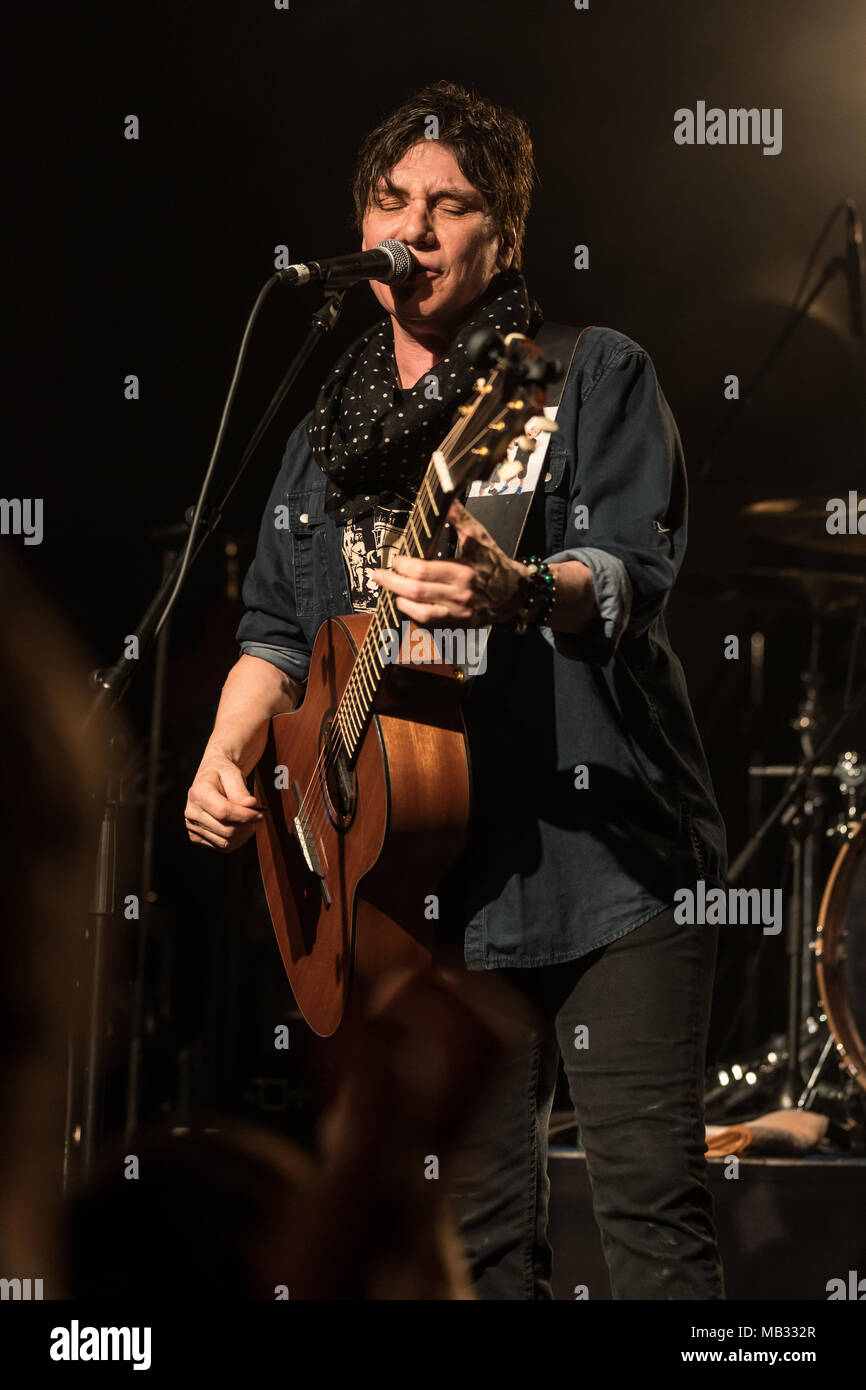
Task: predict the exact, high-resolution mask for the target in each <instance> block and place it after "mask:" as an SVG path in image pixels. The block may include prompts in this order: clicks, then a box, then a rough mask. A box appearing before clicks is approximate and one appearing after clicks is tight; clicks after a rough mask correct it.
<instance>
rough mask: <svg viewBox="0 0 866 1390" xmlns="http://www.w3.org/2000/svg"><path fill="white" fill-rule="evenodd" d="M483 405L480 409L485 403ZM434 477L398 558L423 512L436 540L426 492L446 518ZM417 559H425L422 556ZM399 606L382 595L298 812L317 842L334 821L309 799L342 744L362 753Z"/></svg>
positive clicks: (459, 427)
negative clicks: (385, 639) (385, 638)
mask: <svg viewBox="0 0 866 1390" xmlns="http://www.w3.org/2000/svg"><path fill="white" fill-rule="evenodd" d="M483 399H484V397H482V401H483ZM478 404H480V402H479V403H478ZM473 413H474V412H473ZM470 422H471V417H468V416H467V417H464V418H462V419H458V420H457V421H456V422H455V424H454V425H453V426H452V428H451V430H449V432H448V434H447V435H446V436H445V438H444V439H443V440H442V443H441V444H440V445H439V451H441V452H442V453H443V454H444V453H445V451H446V449H451V448H453V445H454V438H455V437H458V436H459V435H460V433H461V432H463V431H465V430H466V429H468V428H469V425H470ZM495 423H496V422H495V421H493V422H491V423H490V424H488V425H485V426H483V427H481V429H479V430H478V432H477V434H476V435H475V436H474V437H473V438H472V439H471V440H469V442H468V443H467V444H466V445H464V446H463V448H462V451H458V452H457V453H456V454H454V455H453V457H452V458H451V460H450V462H452V463H453V462H457V463H459V462H460V461H461V459H462V458H463V457H465V455H466V454H467V453H469V452H471V451H472V449H474V448H477V447H478V441H479V440H481V439H483V438H484V437H485V435H486V434H488V433H489V432H490V430H491V429H494V428H495ZM430 473H431V468H430V467H429V466H428V469H427V471H426V473H425V474H424V477H423V478H422V480H421V486H420V488H419V495H418V497H417V498H416V502H415V505H414V506H413V508H412V512H411V514H410V516H409V520H408V522H407V524H406V528H405V530H404V532H403V535H402V536H401V538H400V543H399V545H398V547H397V553H398V554H400V555H407V554H410V551H409V548H408V540H407V538H408V536H409V533H410V532H412V533H413V534H414V539H415V544H416V545H417V546H418V547H419V549H420V548H421V546H422V542H421V538H420V536H419V535H418V533H417V529H416V528H415V526H414V520H413V519H414V517H415V513H416V511H417V512H418V519H419V520H420V521H421V523H422V526H423V529H424V530H425V531H426V532H427V534H428V536H432V534H433V533H432V532H431V530H430V528H429V527H428V526H427V524H426V523H427V521H428V520H432V518H431V517H430V514H429V512H428V511H427V510H426V509H427V505H428V503H427V501H426V499H424V498H423V492H422V490H423V489H426V491H427V494H428V497H429V505H430V507H432V510H433V513H434V514H435V517H436V520H438V518H439V517H440V515H441V513H440V511H439V510H438V508H437V506H436V494H435V492H434V490H433V489H432V488H431V486H430V481H429V479H430ZM438 500H439V503H440V505H441V503H442V502H443V501H444V500H445V498H444V496H443V494H442V493H441V491H440V493H439V497H438ZM449 505H450V504H449ZM433 525H434V527H435V525H436V522H435V521H433ZM418 558H423V557H421V556H419V557H418ZM394 600H395V596H394V595H393V594H392V593H391V592H390V590H385V591H383V593H382V595H381V597H380V600H379V603H378V605H377V608H376V611H375V613H374V614H373V617H372V619H371V622H370V625H369V627H368V629H367V632H366V634H365V636H364V639H363V641H362V643H361V646H360V647H359V649H358V653H357V656H356V658H355V662H354V664H353V667H352V672H351V674H350V676H349V679H348V681H347V682H346V685H345V687H344V690H343V695H342V696H341V699H340V702H339V704H338V706H337V709H336V710H335V712H334V719H333V722H332V724H331V727H330V729H329V731H328V735H327V737H326V739H325V741H324V743H323V746H322V749H321V751H320V753H319V757H318V759H317V762H316V765H315V767H314V769H313V774H312V776H311V778H310V781H309V784H308V786H307V788H306V790H305V792H304V795H303V797H302V799H301V802H300V805H299V808H298V809H299V814H300V812H301V811H303V812H304V813H305V814H306V816H307V825H308V828H309V830H310V833H311V834H312V835H313V836H317V835H318V834H319V833H320V832H321V831H322V830H323V829H324V828H325V827H326V825H327V824H329V823H330V816H329V815H328V811H327V805H326V804H325V799H324V797H321V798H320V800H319V802H318V805H314V806H312V807H311V806H310V800H309V798H310V793H311V792H312V790H313V787H314V786H315V784H316V783H317V782H319V783H320V782H321V779H322V777H323V776H325V777H326V776H327V773H328V771H329V770H330V767H331V766H332V765H333V763H334V762H335V761H336V759H337V758H338V757H339V756H340V751H341V750H340V744H342V749H343V751H344V752H345V753H347V754H348V755H349V756H350V757H351V756H352V753H353V748H352V747H351V746H350V745H352V744H353V743H354V747H355V748H358V747H360V743H361V740H362V738H363V736H364V731H365V728H366V723H367V720H368V718H369V716H370V714H371V713H372V705H373V701H374V700H375V697H376V693H377V689H378V682H379V680H380V679H381V677H382V675H383V674H384V666H383V665H382V664H381V663H380V662H377V657H378V655H379V651H380V650H381V647H380V646H379V645H377V643H376V639H381V637H382V635H383V628H382V624H381V618H382V617H383V616H386V620H387V621H388V622H390V623H394V622H396V621H397V613H396V610H395V608H394ZM386 608H387V609H388V613H387V615H386V614H385V610H386ZM359 673H360V674H359ZM366 681H369V682H370V685H371V686H372V693H371V691H370V690H368V689H367V687H366ZM359 695H362V698H363V700H364V701H365V702H366V708H364V707H363V706H361V705H359V704H358V696H359Z"/></svg>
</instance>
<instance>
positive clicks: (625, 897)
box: [237, 328, 727, 969]
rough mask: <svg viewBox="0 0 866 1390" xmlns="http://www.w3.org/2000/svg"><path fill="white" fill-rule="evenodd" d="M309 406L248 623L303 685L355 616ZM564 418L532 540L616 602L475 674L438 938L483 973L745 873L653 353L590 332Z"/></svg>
mask: <svg viewBox="0 0 866 1390" xmlns="http://www.w3.org/2000/svg"><path fill="white" fill-rule="evenodd" d="M308 418H309V417H307V419H308ZM307 419H304V420H303V421H302V422H301V423H300V424H299V425H298V427H297V429H296V430H295V431H294V432H293V434H292V435H291V437H290V439H289V441H288V444H287V446H286V450H285V454H284V456H283V461H282V467H281V468H280V471H279V473H278V475H277V478H276V481H275V482H274V486H273V489H272V491H271V495H270V498H269V500H268V504H267V506H266V508H265V512H264V516H263V519H262V524H261V530H260V534H259V541H258V548H257V551H256V555H255V559H254V561H253V563H252V565H251V566H250V569H249V571H248V573H247V576H246V579H245V582H244V588H243V599H244V603H245V605H246V608H247V612H246V614H245V615H244V617H243V619H242V620H241V623H240V626H239V628H238V632H237V638H238V641H239V642H240V646H241V650H242V651H243V652H246V653H248V654H250V655H252V656H257V657H263V658H264V659H265V660H267V661H271V662H273V663H274V665H276V666H278V667H280V669H281V670H283V671H285V672H286V673H287V674H288V675H290V676H293V677H294V678H295V680H298V681H304V680H305V678H306V675H307V671H308V668H309V659H310V652H311V649H312V645H313V641H314V639H315V636H316V633H317V631H318V629H319V627H320V625H321V624H322V623H323V622H324V620H325V619H326V618H327V617H331V616H336V615H338V614H341V613H350V612H352V606H351V603H350V600H349V582H348V573H347V569H346V564H345V560H344V558H343V551H342V530H343V528H342V527H341V526H340V525H338V524H337V523H336V522H335V520H334V519H333V518H332V517H326V516H325V514H324V510H323V502H324V495H325V477H324V475H323V473H322V472H321V470H320V468H319V467H318V465H317V463H316V462H315V459H314V458H313V455H312V452H311V450H310V447H309V444H308V442H307V433H306V426H307ZM557 422H558V425H559V430H558V432H557V433H556V434H554V435H553V436H552V438H551V441H550V446H549V449H548V452H547V457H546V460H545V463H546V470H547V471H546V474H545V475H544V477H543V479H542V481H541V483H540V484H539V487H538V489H537V490H536V494H535V496H534V498H533V501H532V505H531V507H530V512H529V517H528V520H527V523H526V530H525V532H524V537H523V543H522V546H521V550H522V553H525V554H538V555H543V556H544V558H546V559H547V560H548V561H549V562H559V561H565V560H580V561H582V562H583V563H584V564H586V565H587V566H588V568H589V570H590V572H591V574H592V580H593V586H594V589H595V596H596V603H597V606H598V609H599V614H598V616H597V617H595V618H593V619H592V621H591V622H590V623H589V625H588V626H587V627H586V628H585V629H584V631H583V632H581V633H579V634H571V633H564V632H555V631H553V630H552V629H550V628H544V627H540V628H535V629H530V630H529V631H528V632H527V633H526V634H523V635H520V634H518V633H516V632H514V631H513V630H510V629H508V628H504V627H503V628H498V627H495V628H494V629H493V630H492V632H491V636H490V639H489V642H488V646H487V669H486V670H485V671H484V673H483V674H482V675H480V676H478V677H476V679H475V680H474V681H472V682H471V683H470V685H469V687H468V689H467V698H466V701H465V706H464V710H465V715H466V721H467V728H468V734H469V748H470V757H471V764H472V789H473V790H472V814H471V820H470V826H469V836H468V842H467V845H466V848H465V849H464V851H463V852H462V853H461V855H460V857H459V859H458V860H457V861H456V862H455V863H454V864H453V865H452V866H451V867H450V868H449V869H448V871H447V872H446V874H445V876H444V878H443V881H442V883H441V885H440V886H439V891H438V895H437V896H438V900H439V928H438V929H439V935H440V938H443V939H445V940H452V941H454V942H455V943H457V942H461V941H462V944H463V950H464V955H465V959H466V962H467V965H469V966H470V968H477V969H490V968H495V967H499V966H543V965H553V964H556V963H559V962H562V961H567V960H573V959H576V958H578V957H580V956H583V955H585V954H586V953H587V952H589V951H592V950H595V949H597V948H599V947H601V946H604V945H606V944H607V943H608V942H611V941H614V940H616V939H617V938H619V937H621V936H624V935H625V934H626V932H628V931H631V930H633V929H634V928H635V927H638V926H640V925H642V924H643V923H644V922H647V921H649V920H650V918H652V917H654V916H656V915H657V914H658V913H659V912H662V911H664V910H665V908H667V907H669V906H671V905H672V904H673V895H674V893H675V891H676V889H677V888H678V887H680V886H689V885H694V883H695V881H696V880H697V879H699V878H704V879H706V880H707V882H708V883H712V884H714V885H717V884H721V883H722V882H723V881H724V876H725V873H726V870H727V863H726V846H725V830H724V825H723V823H722V819H721V816H720V814H719V810H718V807H717V805H716V802H715V798H714V795H713V790H712V783H711V779H710V774H709V770H708V767H707V763H706V759H705V756H704V752H703V748H702V746H701V741H700V737H699V734H698V731H697V728H696V725H695V721H694V717H693V714H692V710H691V706H690V704H689V698H688V693H687V690H686V683H685V678H684V676H683V671H682V667H681V665H680V663H679V661H678V659H677V657H676V656H675V654H674V652H673V651H672V649H671V646H670V642H669V640H668V635H667V629H666V625H665V619H664V608H665V605H666V603H667V599H668V595H669V594H670V591H671V588H672V586H673V583H674V580H675V579H676V576H677V573H678V571H679V568H680V565H681V563H682V559H683V553H684V551H685V545H686V510H687V507H686V504H687V487H686V474H685V466H684V461H683V454H682V447H681V444H680V439H679V434H678V432H677V428H676V424H675V422H674V419H673V416H672V414H671V411H670V408H669V406H668V404H667V402H666V401H665V398H664V396H663V395H662V392H661V390H660V388H659V385H658V382H657V380H656V375H655V370H654V368H653V365H652V362H651V361H650V359H649V357H648V355H647V354H646V352H645V351H644V350H643V349H642V348H641V347H639V346H638V345H637V344H636V343H635V342H633V341H632V340H631V339H629V338H627V337H625V336H623V334H621V333H617V332H614V331H613V330H612V329H609V328H592V329H589V330H588V331H587V332H585V333H584V335H583V338H582V339H581V342H580V346H579V348H578V351H577V353H576V355H575V358H574V361H573V363H572V365H571V370H570V372H569V376H568V380H567V382H566V384H565V388H564V391H563V394H562V400H561V403H560V407H559V412H558V415H557ZM277 508H285V509H287V520H288V525H287V527H285V528H284V529H278V527H277V526H276V525H275V517H276V515H277V513H276V511H275V509H277ZM419 891H420V892H423V894H424V895H427V894H429V893H431V892H433V891H435V889H434V888H432V887H431V886H430V885H419Z"/></svg>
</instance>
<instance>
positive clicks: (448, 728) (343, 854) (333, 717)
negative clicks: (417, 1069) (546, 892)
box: [255, 330, 558, 1036]
mask: <svg viewBox="0 0 866 1390" xmlns="http://www.w3.org/2000/svg"><path fill="white" fill-rule="evenodd" d="M474 337H475V341H474V342H473V341H470V344H468V347H469V348H470V351H471V354H472V360H473V361H474V362H475V363H476V364H478V363H481V362H484V363H486V364H487V368H486V369H487V373H488V374H487V376H486V377H481V378H479V380H478V381H477V382H476V384H475V388H474V392H473V397H472V398H471V401H470V402H468V403H467V404H465V405H463V406H461V407H460V409H459V411H458V414H457V417H456V421H455V424H454V425H453V427H452V429H451V430H450V431H449V433H448V435H447V437H446V438H445V439H444V440H443V442H442V444H441V446H440V447H439V448H438V449H437V450H436V451H435V452H434V453H433V455H432V458H431V460H430V464H429V466H428V468H427V471H426V474H425V476H424V479H423V481H422V483H421V486H420V488H419V490H418V494H417V498H416V501H415V504H414V506H413V508H412V511H411V513H410V516H409V520H408V522H407V524H406V527H405V530H404V532H403V536H402V539H401V541H400V543H399V545H398V547H397V553H398V554H400V555H412V556H418V557H420V558H422V559H430V558H431V557H432V556H434V555H435V553H436V548H437V542H438V540H439V537H440V534H441V532H442V528H443V526H444V525H445V521H446V517H447V513H448V509H449V506H450V504H451V502H452V500H453V499H454V497H456V496H459V495H460V494H461V493H462V492H464V490H465V489H466V488H467V487H468V485H469V484H470V483H471V482H472V481H474V479H475V478H476V477H482V476H484V477H486V476H488V475H489V474H490V472H491V471H492V469H493V468H494V466H496V465H497V464H499V463H500V462H501V461H502V460H503V459H505V457H506V455H507V451H508V448H509V445H510V444H512V443H513V442H514V440H515V436H518V435H520V433H521V431H522V430H523V429H524V427H525V424H526V422H527V420H528V419H530V418H531V417H533V416H538V417H540V418H542V419H543V411H544V403H545V390H544V385H545V382H546V381H547V380H548V379H549V377H550V376H551V375H555V374H556V373H557V370H558V368H557V366H556V364H551V363H548V362H547V361H546V360H545V358H544V356H543V355H542V353H541V352H540V351H539V349H538V348H536V347H535V345H534V344H533V342H532V341H531V339H529V338H526V337H524V336H523V335H522V334H516V333H514V334H510V335H509V337H508V338H506V339H505V340H504V341H503V340H502V339H501V338H499V336H498V335H496V334H495V333H492V332H491V331H490V330H479V333H478V334H476V335H474ZM546 423H547V424H548V427H551V428H555V425H552V422H546ZM534 445H535V441H534V440H533V439H531V438H529V437H527V436H525V435H524V436H522V437H521V438H519V439H518V441H517V447H518V448H519V449H520V450H521V451H526V453H529V452H531V451H532V449H533V448H534ZM401 633H402V634H403V638H402V639H399V638H398V637H397V635H398V634H401ZM420 633H423V634H424V636H425V638H428V639H429V638H430V634H429V633H427V632H426V630H425V629H415V630H413V625H412V624H408V623H407V622H406V620H405V618H403V617H402V615H400V614H399V611H398V609H397V608H396V603H395V596H394V595H393V594H391V593H389V592H387V591H386V590H383V591H382V593H381V595H380V598H379V602H378V605H377V607H376V610H375V612H374V613H373V614H367V613H364V614H355V615H351V616H345V617H337V618H330V619H328V620H327V621H326V622H325V623H324V624H323V625H322V627H321V628H320V629H319V632H318V634H317V636H316V640H315V643H314V646H313V652H312V658H311V661H310V671H309V676H308V678H307V683H306V691H305V694H304V698H303V702H302V703H301V705H300V706H299V707H298V708H297V709H296V710H293V711H292V712H291V713H287V714H278V715H276V716H275V717H274V718H273V719H272V720H271V724H270V729H269V733H268V739H267V744H266V747H265V751H264V754H263V756H262V758H261V760H260V762H259V764H258V766H257V768H256V770H255V793H256V797H257V799H258V801H259V805H260V806H261V807H262V809H263V812H264V818H263V820H262V821H261V822H260V823H259V825H258V827H257V829H256V840H257V845H258V853H259V863H260V865H261V871H262V878H263V880H264V886H265V893H266V896H267V901H268V907H269V910H270V915H271V919H272V921H273V924H274V930H275V932H276V937H277V942H278V944H279V948H280V952H281V954H282V958H283V963H284V965H285V968H286V972H287V974H288V977H289V981H290V983H291V986H292V990H293V991H294V994H295V998H296V1000H297V1003H298V1006H299V1008H300V1010H301V1012H302V1013H303V1015H304V1018H305V1019H306V1020H307V1022H308V1023H309V1025H310V1027H311V1028H312V1029H313V1030H314V1031H315V1032H316V1033H318V1034H320V1035H322V1036H328V1035H330V1034H331V1033H333V1032H334V1031H335V1030H336V1028H337V1027H338V1026H339V1024H340V1020H341V1019H342V1017H343V1015H344V1012H345V1010H346V1007H347V1001H348V1000H349V992H350V989H352V991H353V999H354V998H355V997H357V998H359V999H363V997H364V995H365V994H366V991H367V989H368V988H369V986H370V985H371V984H372V983H373V981H374V980H375V979H376V977H378V976H379V975H380V974H381V973H382V971H384V970H385V969H387V968H390V967H392V966H397V965H408V966H413V965H423V964H429V962H430V959H431V953H432V947H433V931H434V927H435V916H436V913H435V907H434V906H433V903H434V900H435V894H436V889H437V886H438V883H439V880H440V878H441V875H442V873H443V872H444V870H445V869H446V868H447V867H448V865H449V864H450V863H451V862H452V861H453V860H454V859H455V858H456V857H457V855H458V854H459V852H460V850H461V848H462V847H463V845H464V844H465V841H466V833H467V827H468V823H469V811H470V770H469V757H468V748H467V741H466V728H465V724H464V720H463V714H462V710H461V699H462V693H463V689H464V686H465V682H463V681H462V677H463V674H464V672H463V671H462V670H461V669H460V668H459V667H458V666H457V665H456V664H449V663H446V662H445V661H442V662H441V663H439V662H438V659H437V658H434V660H433V661H430V660H429V659H428V661H427V662H426V663H425V664H423V665H420V664H418V661H417V644H414V645H413V638H414V637H417V636H418V635H419V634H420ZM413 653H414V655H413ZM428 657H429V651H428Z"/></svg>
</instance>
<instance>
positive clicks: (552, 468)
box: [541, 440, 569, 555]
mask: <svg viewBox="0 0 866 1390" xmlns="http://www.w3.org/2000/svg"><path fill="white" fill-rule="evenodd" d="M567 464H568V454H567V453H566V451H565V449H563V447H562V445H561V444H557V443H555V442H554V440H551V442H550V447H549V449H548V451H547V457H546V458H545V460H544V463H543V464H542V473H541V486H542V488H543V489H544V524H545V533H546V534H545V541H546V548H547V554H548V555H555V554H556V552H557V551H559V550H564V549H565V528H566V524H567V521H568V482H569V473H568V468H567Z"/></svg>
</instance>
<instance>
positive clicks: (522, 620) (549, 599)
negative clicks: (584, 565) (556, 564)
mask: <svg viewBox="0 0 866 1390" xmlns="http://www.w3.org/2000/svg"><path fill="white" fill-rule="evenodd" d="M518 563H519V564H521V565H525V566H526V568H527V569H528V570H529V579H528V580H527V581H526V582H527V583H528V584H529V596H528V598H527V599H526V601H525V602H524V604H523V606H522V607H521V608H519V609H518V610H517V615H516V617H515V620H514V625H515V627H516V629H517V631H518V632H525V631H526V629H527V627H528V626H529V624H530V622H534V623H543V622H544V621H545V620H546V619H547V617H548V616H549V614H550V610H551V608H552V607H553V605H554V603H555V602H556V581H555V579H554V577H553V575H552V574H551V573H550V566H549V565H548V564H547V563H546V562H545V561H544V560H541V559H539V557H538V556H537V555H530V557H529V559H528V560H527V559H522V560H520V561H519V562H518ZM539 600H540V602H541V608H540V609H539V611H538V612H537V613H535V614H533V612H532V610H533V608H535V607H536V605H537V604H538V602H539Z"/></svg>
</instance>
